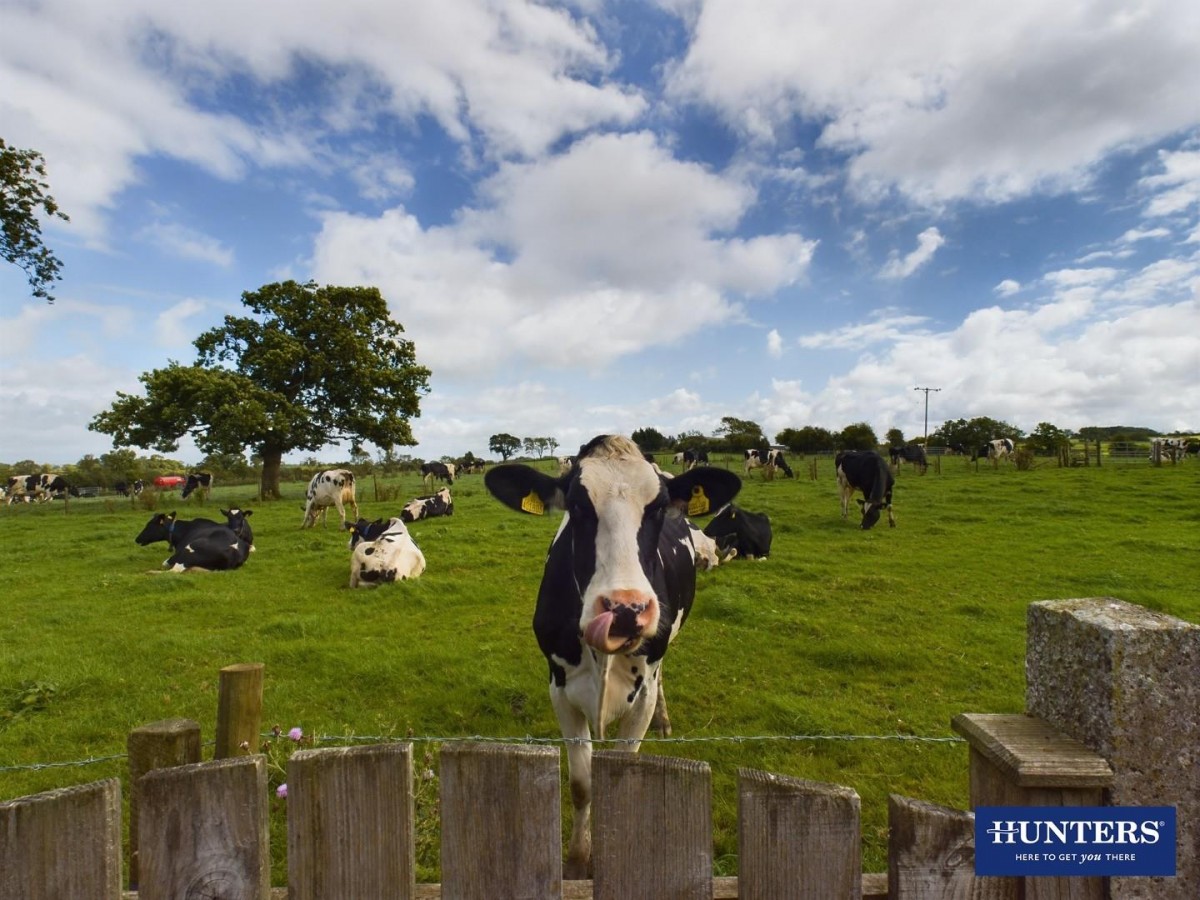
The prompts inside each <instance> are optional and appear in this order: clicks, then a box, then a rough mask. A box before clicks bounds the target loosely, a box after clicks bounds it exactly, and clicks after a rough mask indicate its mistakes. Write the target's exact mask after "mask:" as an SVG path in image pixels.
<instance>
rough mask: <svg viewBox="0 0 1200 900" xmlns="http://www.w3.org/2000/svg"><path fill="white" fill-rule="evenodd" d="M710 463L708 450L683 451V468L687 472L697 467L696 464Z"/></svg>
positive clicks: (704, 464)
mask: <svg viewBox="0 0 1200 900" xmlns="http://www.w3.org/2000/svg"><path fill="white" fill-rule="evenodd" d="M707 465H708V451H707V450H684V451H683V470H684V471H685V472H687V471H690V470H691V469H694V468H696V466H707Z"/></svg>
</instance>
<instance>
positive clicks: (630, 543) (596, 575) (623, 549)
mask: <svg viewBox="0 0 1200 900" xmlns="http://www.w3.org/2000/svg"><path fill="white" fill-rule="evenodd" d="M579 473H580V474H579V482H578V485H579V488H581V489H582V491H583V493H584V494H585V495H586V496H580V497H578V498H576V499H577V501H578V502H579V508H578V509H577V510H576V511H575V521H576V523H579V522H580V521H581V520H582V519H583V518H585V517H587V518H590V519H592V520H593V522H592V523H591V524H593V526H594V529H595V530H594V537H593V539H594V541H595V552H594V566H593V570H592V572H591V577H590V578H589V579H588V582H587V584H586V585H581V587H582V594H583V609H582V612H581V615H580V620H579V629H580V633H581V634H582V635H583V638H584V640H585V641H586V642H587V643H588V645H589V646H591V647H594V648H595V649H597V650H599V651H601V652H602V653H617V652H626V653H628V652H630V651H631V650H634V649H636V647H637V645H638V644H640V643H641V641H642V640H644V639H645V638H647V637H649V636H651V635H653V634H655V633H656V632H657V631H658V623H659V605H658V598H657V597H656V596H655V593H654V588H653V587H652V586H651V584H650V580H649V578H648V577H647V575H646V570H645V566H646V565H647V563H648V562H649V560H648V558H647V557H648V553H653V552H657V551H656V549H655V548H656V547H657V543H658V533H659V530H660V525H661V521H662V516H663V515H664V514H665V506H666V497H665V495H664V492H663V488H662V481H661V480H660V478H659V476H658V473H657V472H655V471H654V468H653V466H651V465H650V464H649V463H648V462H646V461H645V460H644V459H643V458H642V457H641V455H640V454H628V453H626V454H619V455H611V456H599V457H596V456H592V457H588V458H585V459H582V460H580V462H579ZM589 530H590V529H589Z"/></svg>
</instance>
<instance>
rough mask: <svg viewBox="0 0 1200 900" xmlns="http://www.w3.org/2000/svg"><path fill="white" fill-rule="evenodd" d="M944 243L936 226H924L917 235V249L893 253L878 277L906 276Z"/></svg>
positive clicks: (930, 258) (930, 257)
mask: <svg viewBox="0 0 1200 900" xmlns="http://www.w3.org/2000/svg"><path fill="white" fill-rule="evenodd" d="M944 243H946V239H945V238H944V237H942V233H941V232H940V231H938V230H937V228H926V229H925V230H924V231H922V232H921V233H920V234H919V235H917V249H916V250H913V251H912V252H911V253H909V254H908V255H907V256H903V257H901V256H897V255H893V256H892V258H891V259H889V260H888V262H887V264H886V265H885V266H884V267H883V269H882V270H881V271H880V273H879V277H880V278H893V279H895V278H907V277H908V276H910V275H912V274H913V273H914V272H916V271H917V269H919V268H921V267H922V266H924V265H926V264H927V263H928V262H929V261H930V260H932V259H933V254H935V253H936V252H937V251H938V248H939V247H941V246H942V245H943V244H944Z"/></svg>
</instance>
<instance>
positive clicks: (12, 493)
mask: <svg viewBox="0 0 1200 900" xmlns="http://www.w3.org/2000/svg"><path fill="white" fill-rule="evenodd" d="M41 483H42V476H41V475H10V476H8V482H7V483H6V484H5V486H4V496H5V498H6V499H7V502H8V503H10V504H12V503H28V502H30V501H31V500H35V499H37V498H38V496H39V495H40V493H41Z"/></svg>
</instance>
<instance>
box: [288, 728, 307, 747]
mask: <svg viewBox="0 0 1200 900" xmlns="http://www.w3.org/2000/svg"><path fill="white" fill-rule="evenodd" d="M288 737H290V738H291V739H292V740H293V741H296V742H297V743H299V741H300V739H301V738H302V737H304V732H303V731H301V730H300V728H299V726H297V727H296V728H293V729H292V730H291V731H289V732H288Z"/></svg>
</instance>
